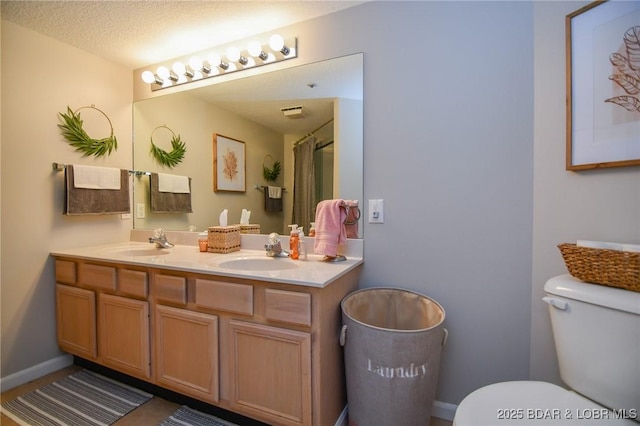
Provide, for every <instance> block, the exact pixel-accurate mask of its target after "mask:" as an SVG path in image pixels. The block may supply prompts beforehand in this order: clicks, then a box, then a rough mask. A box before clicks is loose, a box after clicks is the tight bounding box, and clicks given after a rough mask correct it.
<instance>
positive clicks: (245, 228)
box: [240, 225, 260, 234]
mask: <svg viewBox="0 0 640 426" xmlns="http://www.w3.org/2000/svg"><path fill="white" fill-rule="evenodd" d="M240 233H241V234H259V233H260V225H240Z"/></svg>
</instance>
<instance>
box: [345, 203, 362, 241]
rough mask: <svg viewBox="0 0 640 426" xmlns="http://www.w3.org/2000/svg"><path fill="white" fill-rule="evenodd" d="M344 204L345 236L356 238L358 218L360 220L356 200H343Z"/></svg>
mask: <svg viewBox="0 0 640 426" xmlns="http://www.w3.org/2000/svg"><path fill="white" fill-rule="evenodd" d="M344 204H345V206H346V210H347V220H346V221H345V223H344V228H345V229H346V231H347V238H358V220H360V208H359V207H358V200H344Z"/></svg>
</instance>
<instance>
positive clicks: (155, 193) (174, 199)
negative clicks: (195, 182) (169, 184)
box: [149, 173, 193, 213]
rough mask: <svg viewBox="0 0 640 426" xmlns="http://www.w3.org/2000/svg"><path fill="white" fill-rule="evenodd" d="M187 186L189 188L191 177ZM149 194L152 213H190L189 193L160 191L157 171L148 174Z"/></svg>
mask: <svg viewBox="0 0 640 426" xmlns="http://www.w3.org/2000/svg"><path fill="white" fill-rule="evenodd" d="M188 179H189V188H191V178H188ZM149 194H150V200H149V202H150V205H151V212H152V213H192V212H193V210H192V209H191V193H183V192H160V187H159V177H158V173H151V176H149Z"/></svg>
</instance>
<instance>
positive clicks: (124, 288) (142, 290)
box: [118, 269, 149, 299]
mask: <svg viewBox="0 0 640 426" xmlns="http://www.w3.org/2000/svg"><path fill="white" fill-rule="evenodd" d="M118 290H120V293H122V294H123V295H126V296H131V297H139V298H142V299H146V298H147V296H148V295H149V284H148V280H147V273H146V272H144V271H134V270H132V269H120V270H119V271H118Z"/></svg>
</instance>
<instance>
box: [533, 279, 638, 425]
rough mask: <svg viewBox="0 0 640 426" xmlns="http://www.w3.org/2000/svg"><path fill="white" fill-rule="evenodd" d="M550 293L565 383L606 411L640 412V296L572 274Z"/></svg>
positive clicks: (548, 287) (554, 283)
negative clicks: (584, 279) (582, 279)
mask: <svg viewBox="0 0 640 426" xmlns="http://www.w3.org/2000/svg"><path fill="white" fill-rule="evenodd" d="M544 290H545V292H546V293H547V296H546V297H545V298H544V300H545V302H547V303H548V304H549V311H550V316H551V325H552V328H553V336H554V340H555V344H556V351H557V355H558V362H559V366H560V376H561V377H562V380H563V381H564V382H565V383H566V384H567V386H569V387H570V388H571V389H573V390H574V391H576V392H578V393H580V394H582V395H584V396H586V397H588V398H590V399H592V400H594V401H596V402H597V403H599V404H601V405H603V406H605V407H608V408H611V409H615V410H626V411H631V410H635V413H640V293H638V292H633V291H628V290H622V289H618V288H613V287H606V286H602V285H597V284H587V283H584V282H582V281H580V280H578V279H576V278H573V277H572V276H570V275H561V276H558V277H554V278H551V279H550V280H549V281H547V283H546V284H545V286H544Z"/></svg>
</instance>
